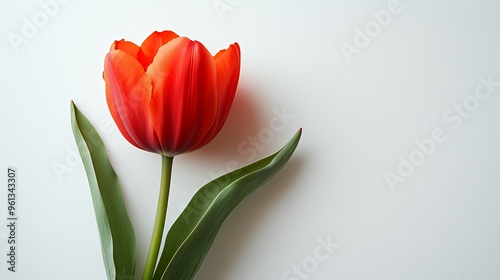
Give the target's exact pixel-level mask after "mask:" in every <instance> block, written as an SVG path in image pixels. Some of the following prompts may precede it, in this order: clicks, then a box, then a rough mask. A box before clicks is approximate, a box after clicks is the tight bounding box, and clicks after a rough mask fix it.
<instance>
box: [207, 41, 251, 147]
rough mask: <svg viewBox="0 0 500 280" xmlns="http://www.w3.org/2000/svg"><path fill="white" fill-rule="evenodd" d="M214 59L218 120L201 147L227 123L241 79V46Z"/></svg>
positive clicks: (224, 51)
mask: <svg viewBox="0 0 500 280" xmlns="http://www.w3.org/2000/svg"><path fill="white" fill-rule="evenodd" d="M214 59H215V65H216V67H217V104H218V105H217V107H218V108H217V118H216V120H215V123H214V124H213V127H212V129H211V131H210V133H209V134H207V136H206V138H205V139H203V141H202V142H201V143H199V146H200V147H201V146H203V145H206V144H207V143H208V142H210V141H211V140H212V139H213V138H214V137H215V136H216V135H217V133H219V131H220V130H221V128H222V126H223V125H224V123H225V122H226V119H227V115H228V114H229V110H230V109H231V105H232V104H233V100H234V95H235V93H236V88H237V87H238V80H239V77H240V63H241V59H240V46H239V45H238V43H234V44H233V45H231V46H229V48H228V49H227V50H221V51H219V52H218V53H217V54H216V55H215V57H214Z"/></svg>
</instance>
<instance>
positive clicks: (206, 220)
mask: <svg viewBox="0 0 500 280" xmlns="http://www.w3.org/2000/svg"><path fill="white" fill-rule="evenodd" d="M301 134H302V130H299V131H298V132H297V134H295V136H294V137H293V138H292V139H291V140H290V141H289V142H288V144H287V145H285V146H284V147H283V148H282V149H281V150H280V151H278V152H277V153H275V154H273V155H271V156H269V157H267V158H264V159H262V160H259V161H257V162H255V163H252V164H250V165H247V166H245V167H243V168H240V169H238V170H235V171H233V172H230V173H228V174H226V175H223V176H221V177H219V178H217V179H215V180H213V181H212V182H209V183H208V184H206V185H205V186H203V187H202V188H201V189H200V190H199V191H198V192H197V193H196V194H195V195H194V196H193V198H192V199H191V201H190V202H189V204H188V206H187V207H186V209H184V211H183V212H182V213H181V215H180V216H179V218H178V219H177V220H176V221H175V222H174V224H173V225H172V227H171V228H170V230H169V232H168V234H167V237H166V240H165V245H164V249H163V252H162V256H161V258H160V261H159V263H158V266H157V269H156V271H155V275H154V276H153V279H154V280H160V279H161V280H191V279H192V278H193V277H194V275H195V274H196V272H197V271H198V269H199V267H200V265H201V263H202V261H203V259H204V258H205V256H206V254H207V253H208V251H209V249H210V247H211V246H212V243H213V241H214V239H215V237H216V235H217V233H218V231H219V229H220V227H221V226H222V224H223V223H224V221H225V220H226V218H227V217H228V216H229V214H231V212H232V211H233V210H234V209H235V208H236V207H237V206H238V205H239V204H240V203H241V202H242V201H243V200H244V199H245V198H246V197H248V196H249V195H250V194H251V193H253V192H254V191H255V190H256V189H258V188H259V187H260V186H261V185H262V184H264V183H265V182H267V181H268V180H269V179H270V178H271V177H273V176H274V175H275V174H276V173H277V172H278V171H279V170H280V169H281V168H282V167H283V166H284V165H285V163H286V162H287V161H288V159H289V158H290V157H291V156H292V154H293V152H294V151H295V148H296V147H297V144H298V142H299V140H300V136H301Z"/></svg>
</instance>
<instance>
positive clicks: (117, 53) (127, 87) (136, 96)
mask: <svg viewBox="0 0 500 280" xmlns="http://www.w3.org/2000/svg"><path fill="white" fill-rule="evenodd" d="M104 79H105V82H106V100H107V103H108V107H109V110H110V112H111V115H112V116H113V119H114V120H115V122H116V124H117V126H118V128H119V130H120V132H121V133H122V134H123V136H124V137H125V138H126V139H127V140H128V141H129V142H130V143H131V144H133V145H134V146H136V147H138V148H141V149H143V150H146V151H151V152H160V149H159V145H158V139H157V137H156V134H155V132H154V129H153V126H152V125H151V120H150V117H149V102H150V99H151V90H152V86H151V79H150V78H149V77H148V76H147V75H146V73H145V72H144V70H143V68H142V66H141V64H140V63H139V62H138V61H137V60H136V59H135V58H134V57H132V56H130V55H129V54H128V53H126V52H124V51H121V50H114V51H111V52H110V53H109V54H108V55H107V56H106V59H105V63H104Z"/></svg>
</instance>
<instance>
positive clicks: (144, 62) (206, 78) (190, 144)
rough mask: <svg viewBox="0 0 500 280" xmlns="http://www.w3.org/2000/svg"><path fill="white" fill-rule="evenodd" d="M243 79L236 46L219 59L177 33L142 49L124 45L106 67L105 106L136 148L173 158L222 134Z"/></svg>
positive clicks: (114, 49)
mask: <svg viewBox="0 0 500 280" xmlns="http://www.w3.org/2000/svg"><path fill="white" fill-rule="evenodd" d="M239 75H240V48H239V45H238V44H237V43H234V44H232V45H230V46H229V48H228V49H225V50H221V51H219V52H218V53H217V54H216V55H215V56H212V55H211V54H210V52H209V51H208V50H207V49H206V48H205V46H204V45H203V44H201V43H200V42H197V41H192V40H190V39H188V38H186V37H179V36H178V35H177V34H175V33H174V32H172V31H163V32H156V31H155V32H154V33H153V34H151V35H150V36H149V37H148V38H147V39H146V40H145V41H144V42H143V43H142V44H141V46H137V45H136V44H134V43H132V42H129V41H125V40H120V41H115V42H114V43H113V44H112V45H111V49H110V52H109V53H108V54H107V55H106V58H105V62H104V80H105V84H106V101H107V104H108V107H109V110H110V112H111V116H112V117H113V119H114V121H115V122H116V125H117V126H118V129H119V130H120V132H121V133H122V135H123V136H124V137H125V138H126V139H127V140H128V141H129V142H130V143H131V144H132V145H134V146H136V147H137V148H140V149H143V150H146V151H149V152H154V153H158V154H161V155H165V156H169V157H173V156H175V155H178V154H182V153H187V152H190V151H194V150H196V149H199V148H201V147H203V146H205V145H206V144H208V143H209V142H210V141H211V140H212V139H213V138H214V137H215V136H216V135H217V133H218V132H219V131H220V129H221V128H222V126H223V124H224V122H225V121H226V118H227V115H228V114H229V110H230V108H231V104H232V103H233V99H234V95H235V92H236V88H237V85H238V79H239Z"/></svg>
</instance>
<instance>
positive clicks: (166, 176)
mask: <svg viewBox="0 0 500 280" xmlns="http://www.w3.org/2000/svg"><path fill="white" fill-rule="evenodd" d="M161 159H162V160H161V163H162V164H161V165H162V166H161V182H160V196H159V198H158V206H157V208H156V219H155V225H154V228H153V235H152V237H151V243H150V245H149V252H148V258H147V259H146V267H145V268H144V273H143V275H142V280H151V278H152V277H153V273H154V271H155V267H156V261H157V260H158V253H159V251H160V245H161V240H162V237H163V228H164V227H165V218H166V216H167V205H168V193H169V191H170V178H171V174H172V161H173V159H174V158H173V157H168V156H164V155H162V156H161Z"/></svg>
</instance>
